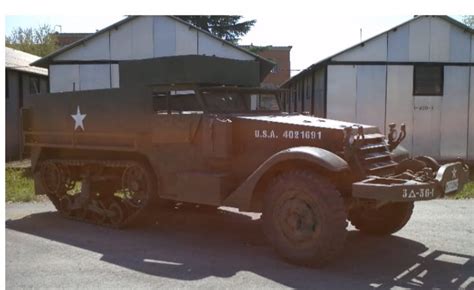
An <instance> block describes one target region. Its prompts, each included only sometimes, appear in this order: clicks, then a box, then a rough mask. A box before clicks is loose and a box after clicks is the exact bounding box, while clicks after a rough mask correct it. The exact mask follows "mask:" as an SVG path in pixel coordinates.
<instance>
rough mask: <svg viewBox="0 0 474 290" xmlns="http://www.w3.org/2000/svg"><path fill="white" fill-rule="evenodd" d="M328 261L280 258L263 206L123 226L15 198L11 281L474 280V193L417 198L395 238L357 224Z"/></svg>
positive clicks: (394, 284)
mask: <svg viewBox="0 0 474 290" xmlns="http://www.w3.org/2000/svg"><path fill="white" fill-rule="evenodd" d="M348 230H349V234H348V239H347V242H346V247H345V249H344V251H343V253H342V255H341V257H340V259H339V260H337V261H335V262H334V263H332V264H331V265H329V266H327V267H325V268H323V269H311V268H304V267H299V266H294V265H291V264H288V263H286V262H284V261H282V260H280V259H279V258H278V257H277V256H276V254H275V253H274V252H273V250H272V248H271V247H270V245H269V244H268V243H267V242H266V241H265V239H264V236H263V234H262V231H261V228H260V220H259V215H258V214H249V213H238V212H237V211H236V210H235V209H229V208H221V209H219V211H218V212H217V213H207V212H203V211H199V210H176V211H175V210H169V211H165V212H161V213H157V214H156V215H155V217H154V222H153V223H151V224H149V225H146V226H142V227H138V228H131V229H126V230H114V229H109V228H103V227H100V226H96V225H91V224H85V223H81V222H78V221H72V220H67V219H64V218H62V217H61V216H60V215H59V214H58V213H57V212H56V211H55V210H54V208H53V206H52V205H51V204H50V203H49V202H37V203H15V204H7V205H6V287H7V289H13V288H166V289H175V288H206V289H208V288H211V289H212V288H214V289H217V288H218V289H222V288H239V289H240V288H242V289H249V288H250V289H254V288H257V289H261V288H311V289H370V288H378V289H387V288H399V287H401V288H402V289H403V288H415V289H417V288H419V289H425V288H429V289H432V288H440V289H458V288H465V289H474V259H473V256H474V200H459V201H458V200H435V201H428V202H419V203H416V206H415V211H414V214H413V216H412V219H411V220H410V222H409V223H408V224H407V225H406V226H405V228H404V229H402V230H401V231H400V232H398V233H396V234H394V235H392V236H387V237H370V236H366V235H363V234H361V233H359V232H358V231H356V230H355V229H354V228H353V227H351V226H350V227H349V228H348Z"/></svg>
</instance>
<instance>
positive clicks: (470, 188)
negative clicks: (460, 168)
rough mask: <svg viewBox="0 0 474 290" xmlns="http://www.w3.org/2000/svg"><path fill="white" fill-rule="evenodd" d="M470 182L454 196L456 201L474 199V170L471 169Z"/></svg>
mask: <svg viewBox="0 0 474 290" xmlns="http://www.w3.org/2000/svg"><path fill="white" fill-rule="evenodd" d="M470 169H471V172H470V174H469V182H468V183H466V184H465V185H464V188H463V189H462V190H461V191H460V192H458V193H457V194H456V195H454V196H453V198H454V199H465V198H474V168H472V167H471V168H470Z"/></svg>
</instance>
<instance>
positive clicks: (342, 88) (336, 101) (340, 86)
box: [327, 65, 357, 122]
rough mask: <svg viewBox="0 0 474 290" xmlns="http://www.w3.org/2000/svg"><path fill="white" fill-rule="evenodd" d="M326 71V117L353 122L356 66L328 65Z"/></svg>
mask: <svg viewBox="0 0 474 290" xmlns="http://www.w3.org/2000/svg"><path fill="white" fill-rule="evenodd" d="M327 70H328V74H327V77H328V87H327V90H328V91H327V117H328V118H329V119H337V120H342V121H349V122H355V120H356V114H355V113H356V112H355V108H356V91H357V90H356V72H357V69H356V66H355V65H329V66H328V68H327Z"/></svg>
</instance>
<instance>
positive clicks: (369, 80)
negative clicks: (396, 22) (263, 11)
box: [286, 16, 474, 161]
mask: <svg viewBox="0 0 474 290" xmlns="http://www.w3.org/2000/svg"><path fill="white" fill-rule="evenodd" d="M473 60H474V37H473V33H472V30H469V29H465V28H463V27H462V26H459V25H456V24H453V23H452V22H451V21H448V20H447V19H446V18H443V17H437V16H435V17H428V16H423V17H419V18H415V19H413V20H411V21H409V22H407V23H405V24H402V25H400V26H398V27H395V28H393V29H391V30H389V31H387V32H385V33H382V34H380V35H378V36H376V37H374V38H372V39H370V40H367V41H366V42H364V43H361V44H359V45H356V46H354V47H352V48H350V49H347V50H345V51H343V52H341V53H339V54H337V55H335V56H332V57H330V58H328V59H327V60H325V61H323V62H321V63H319V64H315V65H313V66H312V67H310V68H309V69H307V70H306V71H304V72H303V73H301V74H299V75H297V76H296V77H294V78H293V79H291V80H290V81H289V82H288V83H287V84H286V86H287V88H294V87H299V86H300V85H302V84H304V83H305V82H307V77H308V76H311V75H314V74H316V73H318V72H319V75H320V79H322V81H323V82H325V83H326V86H321V87H322V91H321V93H319V95H318V94H317V93H316V91H314V92H313V95H312V96H311V97H310V98H312V99H313V102H314V104H315V108H313V111H311V113H313V114H314V115H316V116H320V117H327V118H331V119H338V120H344V121H349V122H355V123H363V124H371V125H376V126H378V127H379V128H380V130H381V132H382V133H386V131H387V127H388V124H390V123H392V122H393V123H396V124H398V125H400V124H401V123H405V124H406V125H407V137H406V139H405V140H404V141H403V143H402V145H403V146H405V147H406V148H407V149H408V150H410V152H411V153H412V155H431V156H433V157H435V158H437V159H441V160H449V159H454V158H457V157H461V158H464V159H468V160H471V161H474V121H473V119H474V117H473V116H474V105H473V103H474V99H473V91H474V82H473V76H472V70H473V68H474V66H473ZM422 64H436V65H441V66H443V76H444V80H443V94H442V96H434V95H433V96H420V95H414V90H413V86H414V83H413V81H414V67H415V66H416V65H422ZM324 70H326V71H327V73H326V74H323V73H321V71H324ZM325 77H326V79H325ZM325 88H326V89H325ZM296 94H301V92H300V91H298V90H296ZM321 95H322V96H323V97H322V100H321ZM295 99H296V101H297V102H300V100H299V96H298V95H296V96H295ZM292 101H293V100H290V101H287V103H291V102H292ZM321 106H322V107H323V108H324V110H320V111H318V110H317V108H318V107H321ZM296 108H297V110H296V111H299V112H301V111H302V107H301V105H299V104H297V105H296ZM304 110H306V111H308V110H307V107H306V106H304ZM322 111H323V113H322Z"/></svg>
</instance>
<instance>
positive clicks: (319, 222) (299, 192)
mask: <svg viewBox="0 0 474 290" xmlns="http://www.w3.org/2000/svg"><path fill="white" fill-rule="evenodd" d="M346 225H347V224H346V213H345V209H344V202H343V199H342V198H341V196H340V193H339V192H338V191H337V190H336V189H335V188H334V186H332V185H331V184H330V183H329V182H327V181H326V180H325V179H324V178H323V177H321V176H319V175H317V174H316V173H314V172H312V171H309V170H293V171H289V172H286V173H283V174H280V175H279V176H277V177H276V178H275V179H274V180H273V181H272V183H271V186H270V187H269V188H268V190H267V192H266V194H265V197H264V208H263V229H264V233H265V235H266V237H267V239H268V240H269V242H270V243H271V244H272V245H273V247H274V248H275V250H276V251H277V252H278V254H279V255H280V256H282V257H283V258H284V259H286V260H288V261H290V262H292V263H295V264H299V265H305V266H316V267H317V266H322V265H324V264H326V263H328V262H330V261H331V260H333V259H334V258H336V257H337V255H338V254H339V253H340V251H341V250H342V248H343V246H344V242H345V237H346Z"/></svg>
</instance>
